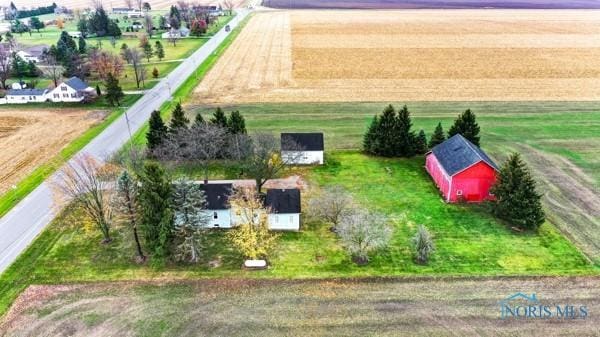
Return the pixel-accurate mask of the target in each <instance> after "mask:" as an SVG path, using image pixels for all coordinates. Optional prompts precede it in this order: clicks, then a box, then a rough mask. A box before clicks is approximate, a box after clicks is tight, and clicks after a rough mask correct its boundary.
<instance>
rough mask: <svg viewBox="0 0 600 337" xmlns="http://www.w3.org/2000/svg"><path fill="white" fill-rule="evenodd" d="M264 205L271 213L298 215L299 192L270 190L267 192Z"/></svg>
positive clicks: (293, 189)
mask: <svg viewBox="0 0 600 337" xmlns="http://www.w3.org/2000/svg"><path fill="white" fill-rule="evenodd" d="M265 205H266V206H267V207H269V208H271V212H273V213H300V190H299V189H297V188H292V189H270V190H267V199H266V201H265Z"/></svg>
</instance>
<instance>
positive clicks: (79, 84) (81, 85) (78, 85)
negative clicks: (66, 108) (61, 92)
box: [65, 76, 89, 91]
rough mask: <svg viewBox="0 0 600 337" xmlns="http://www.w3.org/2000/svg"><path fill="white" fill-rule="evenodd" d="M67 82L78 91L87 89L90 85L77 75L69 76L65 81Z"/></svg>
mask: <svg viewBox="0 0 600 337" xmlns="http://www.w3.org/2000/svg"><path fill="white" fill-rule="evenodd" d="M65 84H66V85H68V86H70V87H71V88H73V89H75V90H78V91H79V90H85V89H87V88H88V87H89V85H87V83H85V82H84V81H82V80H81V79H80V78H79V77H76V76H73V77H71V78H69V79H68V80H67V81H65Z"/></svg>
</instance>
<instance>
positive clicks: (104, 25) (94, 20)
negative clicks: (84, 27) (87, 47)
mask: <svg viewBox="0 0 600 337" xmlns="http://www.w3.org/2000/svg"><path fill="white" fill-rule="evenodd" d="M110 22H111V20H110V19H109V18H108V15H107V14H106V11H105V10H104V7H102V6H100V7H99V8H96V10H95V11H94V13H93V15H92V16H91V18H90V20H89V22H88V31H89V32H90V33H92V34H96V36H105V35H106V34H108V29H109V23H110ZM113 28H114V27H113ZM117 28H118V27H117ZM113 36H114V35H113Z"/></svg>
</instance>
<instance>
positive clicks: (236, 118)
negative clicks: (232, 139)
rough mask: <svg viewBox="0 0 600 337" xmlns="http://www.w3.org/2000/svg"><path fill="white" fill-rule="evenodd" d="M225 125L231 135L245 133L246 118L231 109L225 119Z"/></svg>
mask: <svg viewBox="0 0 600 337" xmlns="http://www.w3.org/2000/svg"><path fill="white" fill-rule="evenodd" d="M227 127H228V129H229V132H230V133H231V134H233V135H237V134H246V133H247V131H246V120H245V119H244V116H242V114H241V113H240V112H239V111H238V110H235V111H232V112H231V114H230V115H229V120H228V121H227Z"/></svg>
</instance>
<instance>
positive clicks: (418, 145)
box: [415, 130, 429, 154]
mask: <svg viewBox="0 0 600 337" xmlns="http://www.w3.org/2000/svg"><path fill="white" fill-rule="evenodd" d="M427 151H429V148H428V147H427V136H426V135H425V131H423V130H421V131H419V134H418V135H417V138H416V140H415V153H417V154H425V153H427Z"/></svg>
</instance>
